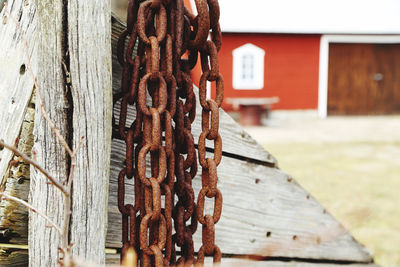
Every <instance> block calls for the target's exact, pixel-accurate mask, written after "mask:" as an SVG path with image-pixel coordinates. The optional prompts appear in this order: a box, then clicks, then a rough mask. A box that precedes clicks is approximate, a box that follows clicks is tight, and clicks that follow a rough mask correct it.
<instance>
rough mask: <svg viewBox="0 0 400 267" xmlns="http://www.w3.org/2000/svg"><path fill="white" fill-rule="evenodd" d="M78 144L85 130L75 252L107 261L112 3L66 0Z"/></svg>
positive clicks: (76, 187) (76, 190) (77, 181)
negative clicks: (105, 249)
mask: <svg viewBox="0 0 400 267" xmlns="http://www.w3.org/2000/svg"><path fill="white" fill-rule="evenodd" d="M68 41H69V43H68V51H69V57H70V72H71V83H72V87H71V92H72V98H73V100H72V102H73V140H74V147H76V146H77V145H78V143H79V140H80V138H81V136H84V137H85V139H84V141H83V146H82V148H81V149H80V150H79V152H78V154H77V158H76V168H75V173H74V181H73V196H72V197H73V207H72V221H71V229H70V231H71V242H72V243H73V244H74V246H73V248H72V252H73V254H76V255H79V256H80V257H82V258H84V259H87V260H89V261H92V262H96V263H103V262H104V261H105V254H104V247H105V234H106V229H107V202H108V199H107V195H108V179H109V169H110V149H111V125H112V123H111V115H112V85H111V49H110V48H111V3H110V0H90V1H89V0H86V1H80V0H73V1H68Z"/></svg>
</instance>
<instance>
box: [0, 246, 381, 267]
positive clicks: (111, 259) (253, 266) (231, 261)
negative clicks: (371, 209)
mask: <svg viewBox="0 0 400 267" xmlns="http://www.w3.org/2000/svg"><path fill="white" fill-rule="evenodd" d="M3 253H4V254H5V255H4V256H3V255H2V254H3ZM119 261H120V255H119V254H106V264H107V265H106V266H109V265H112V266H115V265H117V264H119ZM204 263H205V264H204V266H205V267H208V266H213V265H212V258H210V257H206V259H205V262H204ZM27 264H28V255H27V252H26V251H24V250H17V251H13V252H11V250H8V249H4V250H1V249H0V266H12V267H17V266H18V267H24V266H27ZM220 266H221V267H225V266H226V267H228V266H229V267H231V266H232V267H236V266H237V267H242V266H249V267H261V266H262V267H264V266H269V267H341V266H345V267H379V265H376V264H374V263H355V264H351V263H349V264H343V263H338V264H334V263H310V262H302V261H278V260H273V261H272V260H249V259H243V258H229V257H224V258H222V263H221V265H220Z"/></svg>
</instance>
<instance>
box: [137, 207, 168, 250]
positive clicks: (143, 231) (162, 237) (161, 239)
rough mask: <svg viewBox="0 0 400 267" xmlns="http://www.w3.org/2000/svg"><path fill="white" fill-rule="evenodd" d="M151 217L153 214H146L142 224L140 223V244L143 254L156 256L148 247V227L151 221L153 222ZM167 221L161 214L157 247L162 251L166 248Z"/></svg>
mask: <svg viewBox="0 0 400 267" xmlns="http://www.w3.org/2000/svg"><path fill="white" fill-rule="evenodd" d="M151 217H152V214H151V213H150V214H146V215H145V216H144V217H143V219H142V221H141V223H140V238H139V242H140V248H141V249H142V250H143V252H144V253H145V254H147V255H154V254H153V253H154V252H153V251H152V250H151V249H150V248H149V245H148V242H149V241H148V235H147V229H148V225H149V221H151ZM166 229H167V228H166V221H165V218H164V216H163V215H162V214H161V215H160V220H159V221H158V240H157V241H158V242H157V246H158V247H159V248H160V249H161V250H162V249H163V248H164V246H165V242H166V235H167V231H166Z"/></svg>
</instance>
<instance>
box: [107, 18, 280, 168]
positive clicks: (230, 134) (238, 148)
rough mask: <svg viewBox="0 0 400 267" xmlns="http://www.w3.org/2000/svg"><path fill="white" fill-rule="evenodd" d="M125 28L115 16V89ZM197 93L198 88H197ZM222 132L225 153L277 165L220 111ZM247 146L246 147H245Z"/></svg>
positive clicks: (195, 134)
mask: <svg viewBox="0 0 400 267" xmlns="http://www.w3.org/2000/svg"><path fill="white" fill-rule="evenodd" d="M123 29H125V26H124V24H123V23H122V22H121V21H120V20H118V19H117V18H116V17H113V23H112V36H113V38H112V47H113V91H114V93H117V92H119V91H120V85H121V77H122V76H121V73H122V68H121V66H120V65H119V63H118V61H117V59H116V45H117V44H116V41H117V38H118V36H119V34H120V33H121V32H122V30H123ZM195 93H196V95H197V94H198V89H197V88H195ZM114 112H115V115H116V119H117V120H116V122H118V116H119V103H117V104H116V105H115V107H114ZM134 118H135V110H134V108H132V109H131V111H130V114H129V116H128V118H127V125H128V124H130V123H132V121H133V120H134ZM192 130H193V137H194V140H195V143H197V141H198V138H199V135H200V133H201V106H200V104H199V102H198V101H197V108H196V119H195V122H194V123H193V124H192ZM220 134H221V137H222V140H223V142H224V143H223V151H224V152H225V153H230V154H234V155H237V156H240V157H246V158H248V159H253V160H258V161H262V162H265V163H267V164H271V165H275V164H276V163H277V162H276V159H275V158H274V157H273V156H272V155H271V154H269V153H268V152H267V151H265V149H264V148H263V147H262V146H261V145H260V144H258V143H257V142H256V141H255V140H254V139H253V138H252V137H251V136H250V135H249V134H248V133H247V132H246V131H245V130H243V129H242V128H241V127H240V126H239V125H238V124H237V123H236V122H235V121H234V120H233V119H232V118H231V117H230V116H229V115H228V114H227V113H226V112H224V111H222V110H221V111H220ZM244 147H245V149H244Z"/></svg>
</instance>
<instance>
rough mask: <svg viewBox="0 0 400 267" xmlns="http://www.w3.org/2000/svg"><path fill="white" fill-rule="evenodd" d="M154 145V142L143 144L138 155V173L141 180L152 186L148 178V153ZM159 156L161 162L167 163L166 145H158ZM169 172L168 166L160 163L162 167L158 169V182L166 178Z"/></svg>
mask: <svg viewBox="0 0 400 267" xmlns="http://www.w3.org/2000/svg"><path fill="white" fill-rule="evenodd" d="M151 147H152V144H146V145H145V146H143V147H142V148H141V149H140V151H139V155H138V166H137V168H138V175H139V178H140V181H141V182H142V183H143V184H144V185H145V186H151V183H150V181H149V180H148V179H147V178H146V154H147V153H148V152H149V151H150V149H151ZM158 158H159V162H163V163H165V161H166V153H165V149H164V147H162V146H160V147H158ZM166 172H167V167H166V165H165V164H160V168H159V170H158V176H157V178H156V179H157V182H158V183H159V184H160V183H161V182H162V181H163V180H164V178H165V174H166Z"/></svg>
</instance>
